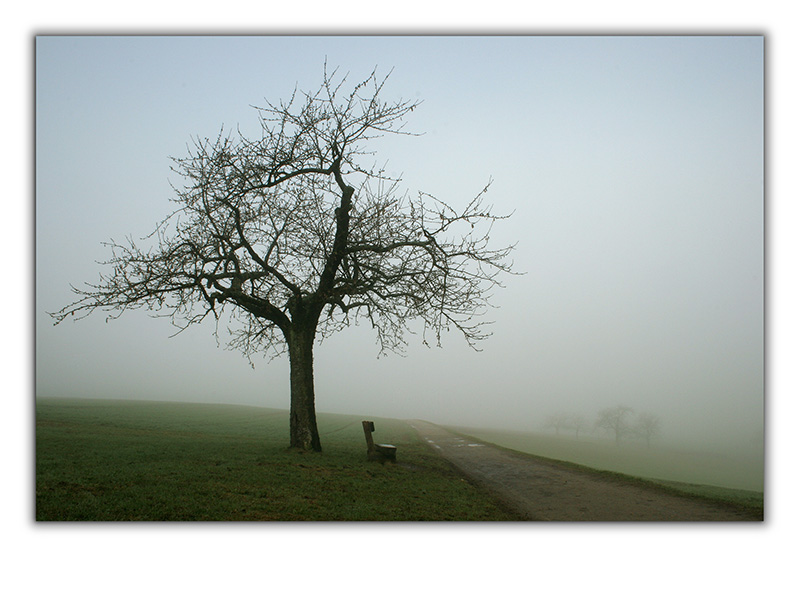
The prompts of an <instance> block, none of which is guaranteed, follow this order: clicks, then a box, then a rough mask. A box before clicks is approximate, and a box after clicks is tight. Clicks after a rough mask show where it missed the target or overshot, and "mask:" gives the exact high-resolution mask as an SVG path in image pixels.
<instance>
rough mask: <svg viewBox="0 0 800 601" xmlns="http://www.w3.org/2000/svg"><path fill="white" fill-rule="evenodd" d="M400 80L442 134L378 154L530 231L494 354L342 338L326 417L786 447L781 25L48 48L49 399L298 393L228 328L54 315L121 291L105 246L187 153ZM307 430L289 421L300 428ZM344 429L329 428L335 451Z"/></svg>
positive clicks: (145, 212)
mask: <svg viewBox="0 0 800 601" xmlns="http://www.w3.org/2000/svg"><path fill="white" fill-rule="evenodd" d="M326 57H327V61H328V64H329V65H334V66H335V65H340V66H341V68H342V69H343V70H344V71H349V72H350V73H352V81H353V82H355V81H356V80H359V81H360V79H358V78H362V79H363V77H365V76H366V75H368V74H369V72H370V71H371V70H372V68H373V67H375V66H376V65H377V66H378V69H379V72H380V73H386V72H388V71H389V70H390V69H393V72H392V75H391V77H390V79H389V82H388V84H387V88H386V96H387V97H388V98H390V99H394V98H397V97H400V96H402V97H404V98H409V99H412V100H415V99H419V100H422V101H423V104H422V105H421V106H420V107H419V108H418V109H417V110H415V112H414V113H413V114H412V115H411V117H412V118H411V119H410V121H409V129H411V130H414V131H418V132H424V135H423V136H421V137H394V138H387V139H384V140H380V141H378V142H376V144H375V150H376V152H377V154H376V160H378V162H380V163H382V162H384V161H387V169H388V170H389V171H390V172H392V173H393V174H395V175H402V177H403V187H404V188H407V189H409V190H410V191H411V192H412V193H415V192H416V191H417V190H423V191H426V192H429V193H431V194H433V195H435V196H437V197H439V198H441V199H442V200H444V201H446V202H448V203H449V204H451V205H455V206H461V205H463V204H464V203H466V202H468V201H469V200H471V199H472V198H473V197H474V196H475V194H477V193H478V192H479V191H480V190H481V189H482V187H483V186H484V185H485V184H486V182H487V181H488V180H489V179H490V178H492V179H493V181H494V183H493V185H492V187H491V188H490V193H489V196H488V201H489V202H490V204H492V205H493V206H494V209H495V211H496V212H498V213H513V216H512V218H511V219H509V220H507V221H505V222H502V223H500V224H498V225H497V226H496V228H495V229H494V237H493V240H494V244H495V245H496V246H503V245H506V244H508V243H514V242H517V243H518V246H517V250H516V252H515V253H514V255H513V258H514V261H515V269H516V270H517V271H519V272H520V273H521V275H517V276H508V277H505V278H504V279H503V283H504V286H505V287H504V288H502V289H500V290H497V291H496V292H495V294H494V295H493V298H492V303H493V304H494V305H496V307H497V308H496V309H493V310H492V311H491V312H490V313H489V315H488V318H489V319H490V320H492V321H493V322H494V323H493V325H492V326H491V331H492V332H493V335H492V336H491V337H490V338H489V339H487V340H486V341H485V342H484V343H482V344H481V349H482V350H481V352H475V351H473V350H471V349H470V348H469V347H468V346H467V345H466V343H465V342H464V340H463V339H462V338H460V337H459V336H458V335H456V334H452V335H449V336H445V337H444V339H443V344H442V348H435V347H434V348H427V347H425V346H424V345H423V344H422V340H421V337H414V336H409V338H408V340H407V342H408V346H407V347H406V348H405V349H404V356H396V355H389V356H386V357H380V358H378V351H379V347H378V346H377V344H376V342H375V337H374V334H373V333H372V332H371V330H370V329H369V327H368V326H366V325H362V326H359V327H357V328H350V329H349V330H346V331H344V332H342V333H340V334H338V335H335V336H333V337H331V338H330V339H327V340H325V341H324V342H323V343H322V344H320V345H319V346H318V347H317V349H316V362H315V381H316V391H317V409H318V411H320V412H332V413H346V414H358V415H364V416H378V417H379V416H384V417H399V418H419V419H427V420H430V421H433V422H436V423H441V424H451V425H464V426H480V427H491V428H511V429H517V430H538V429H541V428H542V425H543V422H544V420H545V419H546V417H547V416H548V415H549V414H551V413H554V412H558V411H567V412H574V413H580V414H583V415H585V416H587V418H589V419H594V417H595V416H596V414H597V412H598V411H599V410H600V409H603V408H606V407H609V406H614V405H618V404H624V405H628V406H630V407H632V408H633V409H635V410H636V411H646V412H650V413H653V414H655V415H658V416H659V417H660V418H661V420H662V424H663V430H662V435H661V436H662V439H663V440H665V441H666V440H669V441H678V442H681V443H682V444H687V445H692V444H701V443H702V444H707V443H714V444H717V443H724V444H726V445H731V444H733V445H739V444H741V445H744V446H748V448H753V445H755V447H756V448H760V446H759V445H760V444H761V436H762V433H763V412H764V372H763V364H764V362H763V355H764V348H763V340H764V332H763V324H764V316H763V298H764V286H763V281H764V269H763V264H764V256H763V244H764V240H763V232H764V196H763V187H764V171H763V159H764V156H763V133H764V132H763V122H764V111H763V75H764V72H763V39H762V38H761V37H758V36H755V37H644V38H637V37H590V38H581V37H511V38H506V37H480V38H460V37H446V38H435V37H433V38H417V37H390V38H371V37H358V38H350V37H335V38H317V37H297V38H280V37H275V38H240V37H224V38H192V37H179V38H147V37H144V38H135V37H134V38H130V37H128V38H102V37H88V38H70V37H40V38H38V39H37V42H36V174H35V177H36V265H35V267H36V280H35V281H36V314H35V317H36V349H35V350H36V393H37V395H39V396H69V397H92V398H127V399H155V400H178V401H202V402H221V403H243V404H253V405H259V406H264V407H278V408H288V398H289V382H288V360H287V359H286V358H278V359H275V360H273V361H271V362H270V361H268V360H267V359H259V358H255V359H254V363H255V364H254V367H253V368H251V367H250V365H249V364H248V362H247V360H246V359H245V358H243V357H242V356H241V355H240V354H237V353H235V352H231V351H227V350H224V348H222V347H223V346H224V342H225V338H224V335H221V340H220V343H221V345H220V346H219V347H218V345H217V342H216V341H215V338H214V336H213V327H212V325H211V324H203V325H201V326H199V327H196V328H194V329H189V330H187V331H186V332H184V333H181V334H180V335H177V336H174V337H171V336H173V334H175V330H174V328H173V327H172V326H171V325H170V323H169V321H168V320H166V319H153V318H152V317H150V316H148V315H147V314H145V313H142V312H130V313H126V314H125V315H124V316H123V317H121V318H120V319H118V320H112V321H109V322H108V323H106V320H105V315H102V314H100V313H99V312H98V313H95V314H93V315H91V316H90V317H89V318H87V319H84V320H81V321H78V322H64V323H63V324H61V325H59V326H58V327H53V325H52V319H51V318H50V317H49V316H48V315H47V311H56V310H58V309H60V308H61V307H63V306H65V305H66V304H68V303H70V302H71V301H72V300H74V298H73V296H72V295H71V293H70V287H69V286H70V284H71V283H72V284H76V285H78V284H82V283H83V282H87V281H88V282H95V281H96V280H97V273H98V271H99V270H101V269H102V268H101V266H98V265H97V264H95V261H97V260H102V259H106V258H108V257H109V255H108V253H107V251H106V249H105V248H104V247H103V246H102V245H101V243H102V242H104V241H108V240H110V239H116V240H122V239H124V238H125V236H127V235H129V234H130V235H132V236H133V237H140V236H144V235H146V234H148V233H150V232H151V231H152V230H153V229H154V227H155V225H156V223H157V221H159V220H160V219H161V218H163V217H164V216H166V215H167V213H168V212H169V211H170V209H171V208H172V206H173V205H172V204H171V203H169V198H170V197H172V196H173V191H172V189H171V188H170V176H171V172H170V165H171V162H170V160H169V158H168V157H170V156H176V157H180V156H184V155H185V153H186V146H187V143H188V142H189V141H190V137H191V136H209V137H211V136H215V135H216V133H217V132H218V131H219V128H220V126H221V125H223V124H224V125H225V127H226V128H228V129H231V128H235V127H237V126H240V127H241V128H242V129H243V130H248V129H250V130H252V128H255V127H257V126H258V123H257V119H256V117H257V114H256V112H255V111H254V110H253V109H252V108H251V105H259V104H260V103H261V102H262V101H263V99H264V98H267V99H269V100H271V101H277V100H279V99H282V98H287V97H288V96H289V95H290V94H291V93H292V90H293V89H294V86H295V85H296V84H297V85H298V86H299V87H300V88H301V89H309V88H313V87H314V86H316V85H317V84H318V83H319V81H320V78H321V74H322V65H323V62H324V61H325V59H326ZM287 430H288V429H287ZM323 444H324V440H323Z"/></svg>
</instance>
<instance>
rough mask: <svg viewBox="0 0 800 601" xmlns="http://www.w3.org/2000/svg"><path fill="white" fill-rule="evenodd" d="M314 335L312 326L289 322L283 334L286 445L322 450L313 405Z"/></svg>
mask: <svg viewBox="0 0 800 601" xmlns="http://www.w3.org/2000/svg"><path fill="white" fill-rule="evenodd" d="M315 335H316V328H315V327H313V326H310V327H309V326H304V325H293V326H292V328H291V329H290V332H289V335H288V336H287V343H288V346H289V370H290V381H291V407H290V410H289V433H290V434H289V436H290V444H289V446H290V447H292V448H295V449H304V450H307V451H308V450H313V451H322V446H321V445H320V441H319V432H318V431H317V414H316V410H315V408H314V353H313V350H314V337H315Z"/></svg>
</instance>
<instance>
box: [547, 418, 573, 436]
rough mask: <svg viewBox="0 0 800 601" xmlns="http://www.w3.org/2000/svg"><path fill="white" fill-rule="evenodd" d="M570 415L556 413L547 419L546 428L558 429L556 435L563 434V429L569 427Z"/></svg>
mask: <svg viewBox="0 0 800 601" xmlns="http://www.w3.org/2000/svg"><path fill="white" fill-rule="evenodd" d="M569 423H570V422H569V415H568V414H567V413H563V412H562V413H554V414H552V415H548V416H547V418H546V419H545V422H544V424H545V428H548V429H551V428H552V429H553V430H555V431H556V436H558V435H559V434H561V430H563V429H565V428H568V427H569Z"/></svg>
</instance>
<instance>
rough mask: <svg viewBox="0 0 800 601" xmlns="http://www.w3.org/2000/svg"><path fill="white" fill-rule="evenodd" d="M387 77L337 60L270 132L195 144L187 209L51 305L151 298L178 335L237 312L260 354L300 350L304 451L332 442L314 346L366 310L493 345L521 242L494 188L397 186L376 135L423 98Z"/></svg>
mask: <svg viewBox="0 0 800 601" xmlns="http://www.w3.org/2000/svg"><path fill="white" fill-rule="evenodd" d="M387 78H388V76H386V77H383V78H379V77H378V76H377V75H376V72H375V71H373V72H372V73H371V74H370V76H369V77H367V78H366V79H365V80H363V81H361V82H360V83H358V84H357V85H355V86H353V87H352V88H349V89H348V90H349V91H347V92H345V83H346V80H347V77H346V76H344V77H340V76H338V75H337V73H336V71H334V72H333V73H329V72H328V70H327V68H326V69H325V70H324V74H323V81H322V84H321V85H320V87H319V88H318V89H317V90H316V91H313V92H298V91H297V90H295V93H294V94H292V96H291V98H290V99H289V100H288V101H286V102H280V103H278V104H272V103H267V104H266V106H265V107H263V108H257V110H258V113H259V118H260V124H261V134H260V136H259V137H256V138H255V139H250V138H248V137H246V136H245V135H243V134H242V133H241V132H236V133H235V134H232V133H231V134H225V133H220V134H219V136H217V137H216V139H207V138H206V139H196V140H194V141H193V147H191V148H190V149H189V155H188V156H187V157H186V158H177V159H173V161H174V167H173V170H174V171H176V172H177V173H178V174H179V175H180V176H182V178H183V181H184V182H185V185H184V186H183V187H182V188H175V194H176V196H175V197H174V199H173V200H174V202H176V203H177V205H178V208H177V209H176V210H175V211H174V212H173V213H172V214H170V215H169V216H168V217H167V218H166V219H164V221H163V222H161V223H160V225H159V226H158V227H157V229H156V231H154V232H153V233H152V234H151V235H150V236H149V238H148V239H149V240H150V241H151V247H150V248H140V247H139V246H137V245H136V244H135V243H134V242H133V240H132V239H128V240H127V242H126V243H125V244H117V243H115V242H114V241H111V242H110V243H108V244H107V246H109V247H110V249H111V258H110V259H109V260H107V261H105V262H104V263H102V264H104V265H107V266H108V267H109V268H110V273H108V274H101V275H100V280H99V283H98V284H94V285H93V284H86V285H85V286H84V287H83V288H76V287H74V286H73V291H74V292H75V293H76V294H78V295H79V299H78V300H76V301H75V302H73V303H72V304H70V305H68V306H66V307H64V308H63V309H61V310H60V311H58V312H56V313H52V314H51V315H52V316H53V317H54V318H55V321H56V323H60V322H61V321H62V320H64V319H65V318H67V317H68V316H75V317H76V318H77V319H80V318H82V317H85V316H86V315H88V314H90V313H92V312H93V311H94V310H95V309H102V310H106V311H109V312H110V313H111V315H110V317H111V318H116V317H119V315H121V314H122V313H123V312H124V311H125V310H127V309H134V308H141V307H144V308H146V309H148V310H151V311H155V312H156V313H157V314H160V315H165V316H168V317H170V318H171V319H172V322H173V323H174V324H175V325H176V326H177V327H178V328H180V329H184V328H187V327H189V326H191V325H193V324H196V323H199V322H201V321H203V320H204V319H206V318H208V317H209V316H211V318H213V319H215V320H216V323H217V330H219V323H220V320H221V319H223V316H224V318H225V319H226V320H227V323H228V324H229V325H228V329H229V331H230V333H231V337H230V340H229V345H230V346H231V347H233V348H237V349H240V350H241V351H242V352H243V353H244V354H245V355H246V356H247V357H248V359H250V358H251V356H253V355H254V354H260V353H271V354H273V355H281V354H283V353H287V352H288V356H289V363H290V379H291V405H290V446H291V447H296V448H301V449H313V450H316V451H320V450H321V448H322V447H321V444H320V440H319V434H318V431H317V424H316V413H315V407H314V378H313V347H314V343H315V340H316V339H317V338H318V337H319V339H323V338H325V337H326V336H329V335H330V334H332V333H334V332H337V331H339V330H341V329H342V328H344V327H346V326H348V325H350V324H354V323H357V322H358V321H359V318H361V319H364V320H366V321H367V322H369V324H370V325H371V326H372V327H373V328H374V330H375V332H376V334H377V339H378V342H379V344H380V347H381V352H384V353H385V352H386V351H387V350H394V351H400V350H402V348H403V345H404V344H405V342H404V336H405V334H406V333H408V332H411V330H410V327H411V326H412V325H413V324H414V323H419V324H420V325H421V326H422V335H423V342H424V343H425V344H428V341H429V339H430V338H431V337H432V338H433V339H434V340H435V342H436V343H437V344H439V343H440V342H441V335H442V333H443V332H445V331H448V330H451V329H452V330H455V331H458V332H460V333H461V334H463V336H464V338H465V339H466V341H467V343H468V344H469V345H470V346H472V347H473V348H474V347H475V345H476V344H477V343H478V342H479V341H481V340H482V339H484V338H485V337H486V336H487V334H486V333H485V331H484V326H486V325H487V323H486V322H483V321H481V318H482V316H483V315H484V314H485V311H486V309H487V307H489V306H490V305H489V303H488V294H487V293H488V292H489V290H491V289H492V288H493V287H495V286H496V285H498V284H499V280H498V276H499V275H500V274H501V273H510V272H511V264H510V262H508V261H507V258H508V255H509V253H510V252H511V250H512V249H513V246H507V247H504V248H499V249H492V248H490V245H489V233H490V230H491V226H492V224H493V223H495V222H496V221H497V220H498V219H505V218H506V217H507V216H497V215H495V214H493V212H492V210H491V207H487V206H486V205H485V201H484V198H485V195H486V192H487V188H488V185H487V188H484V189H483V190H482V191H481V192H480V193H479V194H477V196H475V197H474V198H473V199H472V200H471V201H470V202H468V203H466V206H465V208H463V209H454V208H452V207H451V206H450V205H449V204H446V203H445V202H442V201H440V200H438V199H436V198H434V197H433V196H430V195H428V194H423V193H420V194H419V195H417V196H416V197H411V196H409V195H406V194H399V193H398V192H397V187H398V180H393V179H390V178H388V177H387V176H386V175H385V173H384V171H383V170H382V169H381V168H378V167H376V166H375V163H373V162H372V160H371V159H369V156H370V153H369V152H368V150H367V143H368V142H369V141H370V140H371V139H373V138H376V137H380V136H382V135H384V134H406V135H408V134H407V132H406V131H405V129H404V128H405V120H404V119H405V117H406V116H407V115H408V114H409V113H410V112H411V111H413V110H414V109H415V108H416V107H417V106H418V103H414V102H409V101H405V100H397V101H395V102H386V101H384V100H382V99H381V93H382V92H383V88H384V85H385V83H386V80H387Z"/></svg>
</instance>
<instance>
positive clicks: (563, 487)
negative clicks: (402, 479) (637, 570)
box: [409, 420, 754, 522]
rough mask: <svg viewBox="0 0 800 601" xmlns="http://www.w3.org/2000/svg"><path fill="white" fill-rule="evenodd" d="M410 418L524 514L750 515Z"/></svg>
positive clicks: (633, 517)
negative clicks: (578, 467) (557, 461)
mask: <svg viewBox="0 0 800 601" xmlns="http://www.w3.org/2000/svg"><path fill="white" fill-rule="evenodd" d="M409 423H410V424H411V426H412V427H413V428H415V429H416V430H417V432H418V433H419V434H420V436H421V437H422V439H423V440H425V441H427V442H428V444H430V445H431V446H433V447H434V448H435V449H437V450H438V451H439V452H440V453H441V454H442V456H444V458H445V459H447V460H448V461H450V462H451V463H452V464H454V465H455V466H456V467H457V468H458V469H459V470H461V471H462V472H463V473H464V474H465V475H466V476H467V477H468V478H470V479H471V480H472V481H474V482H475V483H477V484H478V485H481V486H484V487H486V488H488V489H489V490H490V491H492V492H493V493H494V494H495V495H496V496H497V497H498V498H499V499H500V500H501V501H503V502H504V503H505V504H507V505H508V506H510V507H511V508H513V509H514V510H515V511H517V512H518V513H519V514H520V515H521V516H523V517H524V518H525V519H529V520H545V521H549V520H553V521H609V522H610V521H613V522H617V521H715V522H716V521H742V520H748V521H753V519H754V518H753V517H752V516H749V515H747V514H745V513H740V512H737V511H735V510H733V509H728V508H725V507H720V506H717V505H715V504H712V503H710V502H709V503H707V502H704V501H702V500H695V499H688V498H685V497H680V496H677V495H672V494H670V493H669V492H666V491H661V490H656V489H651V488H648V487H646V486H640V485H637V484H635V483H627V482H621V481H619V480H617V479H614V478H613V477H608V476H604V475H603V474H595V473H590V472H584V471H581V470H578V469H573V468H570V467H568V466H561V465H556V464H553V463H550V462H547V461H542V460H539V459H537V458H535V457H533V456H530V455H524V454H518V453H515V452H513V451H506V450H503V449H499V448H497V447H494V446H490V445H487V444H483V443H481V442H480V441H478V440H476V439H472V438H469V437H467V436H458V435H455V434H453V433H452V432H448V431H447V430H445V429H443V428H440V427H438V426H435V425H433V424H431V423H429V422H424V421H419V420H411V421H409Z"/></svg>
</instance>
